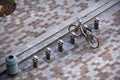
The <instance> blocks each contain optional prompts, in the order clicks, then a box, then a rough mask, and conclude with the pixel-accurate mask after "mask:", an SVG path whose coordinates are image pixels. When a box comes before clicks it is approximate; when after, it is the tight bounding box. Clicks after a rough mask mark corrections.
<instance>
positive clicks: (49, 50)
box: [45, 47, 51, 60]
mask: <svg viewBox="0 0 120 80" xmlns="http://www.w3.org/2000/svg"><path fill="white" fill-rule="evenodd" d="M50 52H51V49H50V48H49V47H47V49H46V51H45V53H46V60H50V59H51V57H50Z"/></svg>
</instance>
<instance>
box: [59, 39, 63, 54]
mask: <svg viewBox="0 0 120 80" xmlns="http://www.w3.org/2000/svg"><path fill="white" fill-rule="evenodd" d="M58 51H60V52H62V51H63V40H61V39H60V40H58Z"/></svg>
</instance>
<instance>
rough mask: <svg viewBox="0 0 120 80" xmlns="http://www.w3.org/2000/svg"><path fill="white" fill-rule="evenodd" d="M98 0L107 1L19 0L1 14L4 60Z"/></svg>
mask: <svg viewBox="0 0 120 80" xmlns="http://www.w3.org/2000/svg"><path fill="white" fill-rule="evenodd" d="M106 1H109V0H106ZM98 3H104V1H99V0H92V1H89V0H86V1H79V0H60V1H58V0H48V1H43V0H35V1H26V0H20V1H18V2H17V1H16V4H17V9H16V10H15V12H14V13H13V14H11V15H9V16H7V17H3V18H0V52H1V54H0V58H1V59H0V60H2V58H3V56H5V55H9V54H16V55H18V53H20V52H22V51H24V50H26V49H27V48H29V47H31V46H33V45H34V44H33V43H36V42H39V40H38V38H39V37H40V36H41V35H43V34H46V33H47V32H48V31H50V30H51V29H52V28H54V27H57V25H59V24H61V23H62V22H64V21H66V20H68V19H70V18H72V17H74V15H76V14H79V13H80V12H82V11H83V10H85V9H87V8H89V7H91V6H93V4H98ZM95 7H96V5H95ZM11 23H12V24H11ZM48 34H49V33H48ZM48 34H46V35H48Z"/></svg>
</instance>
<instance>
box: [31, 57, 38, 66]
mask: <svg viewBox="0 0 120 80" xmlns="http://www.w3.org/2000/svg"><path fill="white" fill-rule="evenodd" d="M32 60H33V67H34V68H37V64H38V57H37V56H33V59H32Z"/></svg>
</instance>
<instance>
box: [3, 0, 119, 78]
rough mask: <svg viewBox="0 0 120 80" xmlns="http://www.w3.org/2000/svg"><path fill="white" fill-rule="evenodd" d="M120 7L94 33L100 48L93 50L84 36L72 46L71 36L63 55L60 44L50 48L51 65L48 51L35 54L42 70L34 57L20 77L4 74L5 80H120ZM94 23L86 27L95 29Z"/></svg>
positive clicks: (105, 15) (109, 12)
mask: <svg viewBox="0 0 120 80" xmlns="http://www.w3.org/2000/svg"><path fill="white" fill-rule="evenodd" d="M65 1H66V0H65ZM75 1H76V2H77V1H79V0H75ZM87 1H88V0H87ZM95 1H96V2H97V1H99V0H95ZM119 5H120V3H118V4H117V5H115V6H113V7H112V8H110V9H108V10H107V11H105V12H103V13H102V14H100V15H98V17H99V18H100V30H99V32H98V31H96V30H93V32H94V33H95V34H96V35H97V36H98V38H99V40H100V47H99V48H97V49H91V48H90V46H89V45H88V44H87V42H86V41H85V39H84V38H83V37H82V36H81V37H78V38H76V44H74V45H72V44H70V40H69V38H70V35H69V34H68V35H66V36H64V37H62V38H61V39H62V40H63V41H64V45H63V46H64V50H63V52H58V51H57V41H56V42H54V43H52V44H51V45H50V46H49V47H50V48H51V49H52V51H51V55H52V59H53V60H52V61H51V62H50V63H47V62H46V61H45V60H44V57H45V52H44V50H45V49H43V50H41V51H39V52H37V53H36V54H35V55H37V56H38V57H39V59H38V68H36V69H35V68H33V67H32V60H31V59H32V57H30V58H29V59H27V60H25V61H24V62H23V63H22V64H21V65H20V72H19V73H18V74H17V75H16V76H14V77H10V76H7V75H6V74H4V75H2V76H1V79H3V80H5V79H6V80H7V79H8V80H120V54H119V53H120V21H119V19H120V18H119V16H120V6H119ZM93 20H94V19H92V20H91V21H89V22H87V23H86V24H88V26H89V27H91V28H93V26H92V25H93Z"/></svg>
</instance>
